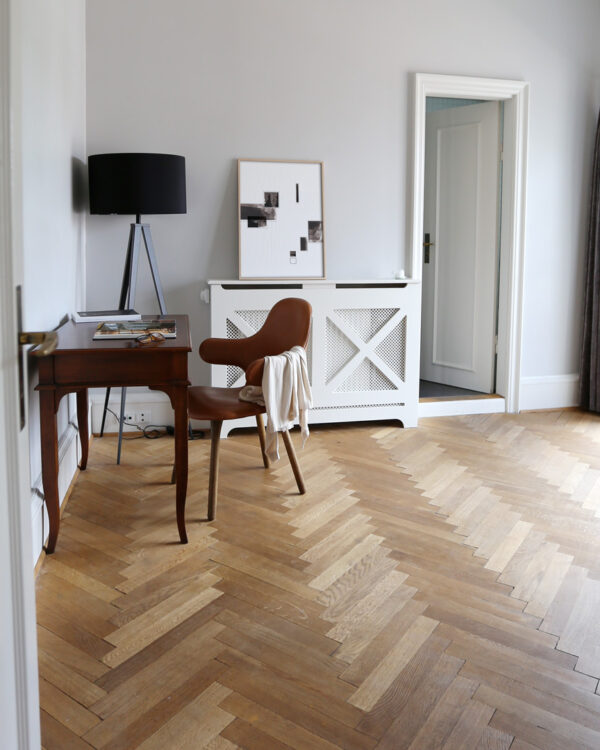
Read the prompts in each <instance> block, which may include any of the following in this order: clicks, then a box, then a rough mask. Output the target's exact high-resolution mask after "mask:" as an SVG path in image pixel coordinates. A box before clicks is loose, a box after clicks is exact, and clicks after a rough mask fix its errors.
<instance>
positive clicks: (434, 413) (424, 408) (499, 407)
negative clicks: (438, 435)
mask: <svg viewBox="0 0 600 750" xmlns="http://www.w3.org/2000/svg"><path fill="white" fill-rule="evenodd" d="M505 411H506V401H505V399H503V398H468V399H464V400H462V399H454V400H448V401H419V419H423V418H424V417H460V416H465V415H466V414H504V412H505Z"/></svg>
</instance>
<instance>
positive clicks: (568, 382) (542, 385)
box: [519, 374, 579, 411]
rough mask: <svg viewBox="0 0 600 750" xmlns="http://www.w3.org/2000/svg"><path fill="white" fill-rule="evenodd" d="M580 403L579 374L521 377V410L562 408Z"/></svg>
mask: <svg viewBox="0 0 600 750" xmlns="http://www.w3.org/2000/svg"><path fill="white" fill-rule="evenodd" d="M578 404H579V375H577V374H571V375H544V376H541V377H529V378H521V384H520V390H519V411H533V410H537V409H561V408H567V407H570V406H577V405H578Z"/></svg>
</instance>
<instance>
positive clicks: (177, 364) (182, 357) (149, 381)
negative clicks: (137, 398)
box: [54, 349, 187, 387]
mask: <svg viewBox="0 0 600 750" xmlns="http://www.w3.org/2000/svg"><path fill="white" fill-rule="evenodd" d="M186 381H187V352H185V351H183V352H174V351H173V350H172V349H171V350H169V349H165V350H163V352H159V351H157V350H156V349H153V350H150V349H148V350H147V351H143V350H136V351H135V352H134V351H131V350H125V351H115V352H101V353H100V352H99V353H98V354H95V355H93V356H90V354H89V353H87V355H86V356H83V357H82V356H78V354H77V353H75V352H74V353H73V354H63V355H61V356H57V357H54V383H55V384H56V385H57V386H58V385H63V386H64V385H77V384H85V385H86V386H90V387H92V386H109V385H115V386H116V385H123V386H133V385H148V386H150V385H159V384H161V383H166V382H171V383H173V382H186Z"/></svg>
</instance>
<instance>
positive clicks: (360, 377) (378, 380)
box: [335, 359, 398, 393]
mask: <svg viewBox="0 0 600 750" xmlns="http://www.w3.org/2000/svg"><path fill="white" fill-rule="evenodd" d="M396 390H398V389H397V387H396V386H395V385H394V384H393V383H392V381H391V380H390V379H389V378H386V376H385V375H384V374H383V373H382V372H381V370H380V369H379V368H378V367H376V366H375V365H374V364H373V363H372V362H371V360H370V359H363V361H362V362H361V363H360V365H359V366H358V367H357V368H356V370H354V372H353V373H352V375H350V377H349V378H346V380H344V382H343V383H342V384H341V385H339V386H338V387H337V388H336V389H335V393H346V392H349V391H396Z"/></svg>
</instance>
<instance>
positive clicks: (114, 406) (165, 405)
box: [90, 388, 174, 435]
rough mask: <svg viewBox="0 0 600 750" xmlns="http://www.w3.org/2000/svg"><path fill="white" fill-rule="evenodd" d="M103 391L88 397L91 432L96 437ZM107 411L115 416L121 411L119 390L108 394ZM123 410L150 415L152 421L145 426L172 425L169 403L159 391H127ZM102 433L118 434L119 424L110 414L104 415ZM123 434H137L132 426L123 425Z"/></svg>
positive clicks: (100, 417)
mask: <svg viewBox="0 0 600 750" xmlns="http://www.w3.org/2000/svg"><path fill="white" fill-rule="evenodd" d="M104 393H105V392H104V391H102V392H98V393H94V394H93V395H90V402H91V407H92V419H91V427H92V432H93V433H94V434H95V435H97V434H98V433H99V432H100V427H101V425H102V412H103V409H104ZM108 407H109V409H110V410H111V411H112V412H114V413H115V414H119V412H120V410H121V389H120V388H114V389H113V390H112V391H111V394H110V400H109V402H108ZM125 410H126V411H131V412H141V411H143V412H145V413H146V414H148V413H150V414H151V415H152V419H151V420H150V422H146V424H152V425H170V426H172V425H173V424H174V417H173V408H172V407H171V402H170V401H169V397H168V396H167V394H166V393H162V392H161V391H149V390H146V391H142V392H137V391H133V390H131V389H129V390H128V391H127V399H126V401H125ZM104 431H105V432H108V433H111V432H118V431H119V422H118V419H117V418H115V417H114V416H113V415H112V414H111V413H110V412H109V413H108V414H107V415H106V424H105V425H104ZM123 432H138V430H137V428H136V427H135V426H133V425H129V424H125V425H124V429H123Z"/></svg>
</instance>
